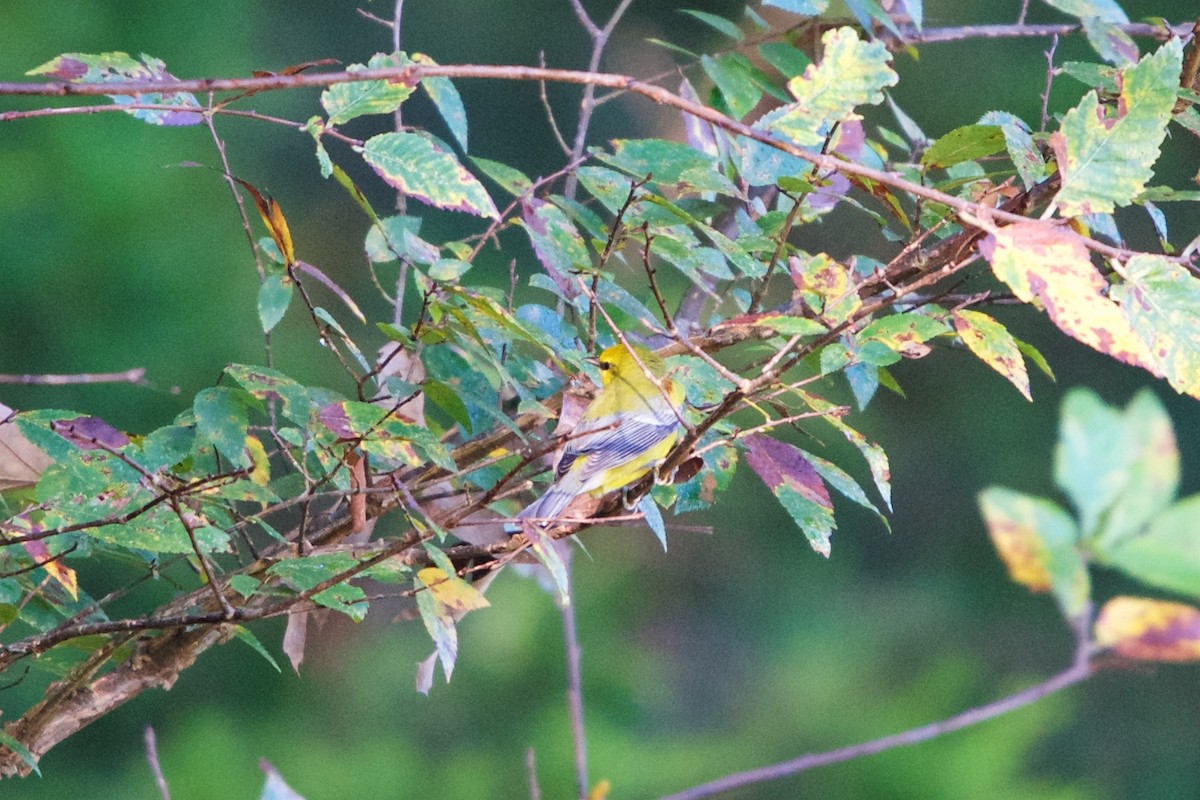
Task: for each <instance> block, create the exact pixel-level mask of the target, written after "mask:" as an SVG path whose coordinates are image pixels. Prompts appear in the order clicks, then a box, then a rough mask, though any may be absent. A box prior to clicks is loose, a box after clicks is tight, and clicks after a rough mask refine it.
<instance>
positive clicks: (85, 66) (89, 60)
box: [26, 52, 204, 126]
mask: <svg viewBox="0 0 1200 800" xmlns="http://www.w3.org/2000/svg"><path fill="white" fill-rule="evenodd" d="M26 74H27V75H49V76H51V77H54V78H62V79H63V80H68V81H70V82H71V83H104V84H113V85H115V86H119V84H121V83H127V82H130V81H138V82H142V81H173V80H175V76H174V75H172V74H171V73H169V72H167V69H166V64H164V63H163V62H162V61H160V60H159V59H157V58H153V57H152V56H148V55H146V54H145V53H143V54H142V55H141V57H140V59H134V58H131V57H130V55H129V54H128V53H121V52H113V53H99V54H89V53H65V54H63V55H61V56H58V57H57V58H55V59H53V60H51V61H47V62H46V63H45V64H42V65H41V66H40V67H37V68H36V69H31V70H30V71H29V72H27V73H26ZM108 98H109V99H110V100H112V101H113V102H114V103H116V104H117V105H121V106H126V105H148V106H177V107H178V108H179V109H180V110H178V111H176V110H163V109H148V108H147V109H134V108H131V109H128V113H129V114H130V115H132V116H133V117H134V118H135V119H140V120H142V121H143V122H148V123H150V124H151V125H167V126H178V125H199V124H200V123H201V122H203V121H204V117H203V116H202V115H201V114H200V113H199V111H200V108H201V106H200V103H199V102H198V101H197V100H196V96H195V95H193V94H192V93H191V92H164V93H159V92H146V93H144V94H137V95H128V94H110V95H108Z"/></svg>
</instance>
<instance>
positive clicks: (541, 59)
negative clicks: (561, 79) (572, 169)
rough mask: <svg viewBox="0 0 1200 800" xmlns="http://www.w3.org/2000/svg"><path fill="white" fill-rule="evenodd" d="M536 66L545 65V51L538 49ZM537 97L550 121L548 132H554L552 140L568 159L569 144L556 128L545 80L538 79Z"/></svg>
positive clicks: (569, 154) (547, 119)
mask: <svg viewBox="0 0 1200 800" xmlns="http://www.w3.org/2000/svg"><path fill="white" fill-rule="evenodd" d="M538 66H539V67H542V68H543V69H544V68H545V67H546V51H545V50H539V51H538ZM538 97H539V98H541V101H542V108H544V109H546V121H547V122H549V123H550V132H551V133H553V134H554V141H556V142H558V146H559V147H560V148H562V151H563V155H564V156H566V157H567V158H568V159H570V158H571V145H569V144H567V140H566V139H564V138H563V135H562V131H560V130H559V129H558V120H556V119H555V118H554V109H553V108H552V107H551V106H550V97H549V95H547V94H546V82H545V81H538Z"/></svg>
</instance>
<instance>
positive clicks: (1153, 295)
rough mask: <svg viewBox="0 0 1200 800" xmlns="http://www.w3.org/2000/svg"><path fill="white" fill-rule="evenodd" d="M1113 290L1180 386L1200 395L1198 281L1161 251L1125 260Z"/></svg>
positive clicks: (1158, 361)
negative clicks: (1120, 276) (1120, 282)
mask: <svg viewBox="0 0 1200 800" xmlns="http://www.w3.org/2000/svg"><path fill="white" fill-rule="evenodd" d="M1124 275H1125V283H1124V284H1120V285H1118V286H1115V287H1114V288H1113V291H1112V294H1113V296H1114V297H1115V298H1116V299H1117V302H1118V303H1119V304H1120V306H1121V309H1122V310H1123V311H1124V312H1125V316H1126V317H1127V318H1128V319H1129V322H1130V324H1131V325H1133V329H1134V331H1135V332H1136V333H1137V335H1138V337H1139V338H1140V339H1141V340H1142V341H1143V342H1144V343H1145V344H1146V349H1147V351H1149V353H1150V355H1151V357H1152V358H1154V360H1155V362H1156V364H1157V365H1158V367H1159V368H1161V369H1162V371H1163V374H1165V375H1166V378H1167V380H1168V381H1169V382H1170V384H1171V386H1173V387H1174V388H1175V390H1176V391H1180V392H1186V393H1187V394H1190V395H1191V396H1193V397H1200V280H1198V279H1197V278H1196V277H1195V276H1194V275H1192V274H1191V273H1190V272H1189V271H1188V270H1187V269H1186V268H1184V267H1183V266H1182V265H1180V264H1176V263H1174V262H1172V261H1169V260H1167V259H1166V258H1165V257H1163V256H1159V255H1149V254H1145V253H1142V254H1138V255H1135V256H1134V257H1133V258H1131V259H1129V261H1127V262H1126V263H1125V269H1124Z"/></svg>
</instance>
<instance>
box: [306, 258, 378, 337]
mask: <svg viewBox="0 0 1200 800" xmlns="http://www.w3.org/2000/svg"><path fill="white" fill-rule="evenodd" d="M296 269H298V270H300V271H301V272H303V273H305V274H307V275H311V276H313V277H314V278H316V279H317V280H318V281H320V282H321V284H322V285H323V286H324V287H325V288H327V289H328V290H329V291H331V292H333V293H334V294H335V295H337V297H338V299H339V300H341V301H342V302H343V303H344V304H345V306H346V308H348V309H350V313H351V314H353V315H354V316H356V317H358V321H359V322H361V323H363V324H364V325H365V324H366V323H367V318H366V317H365V316H364V315H363V313H362V310H361V309H360V308H359V307H358V303H355V302H354V299H353V298H351V297H350V293H349V292H347V291H346V290H345V289H343V288H342V287H341V286H338V285H337V284H336V283H334V282H333V280H332V279H331V278H330V277H329V276H328V275H326V274H325V273H324V272H322V271H321V270H319V269H317V268H316V267H314V266H313V265H312V264H309V263H308V262H307V261H297V262H296Z"/></svg>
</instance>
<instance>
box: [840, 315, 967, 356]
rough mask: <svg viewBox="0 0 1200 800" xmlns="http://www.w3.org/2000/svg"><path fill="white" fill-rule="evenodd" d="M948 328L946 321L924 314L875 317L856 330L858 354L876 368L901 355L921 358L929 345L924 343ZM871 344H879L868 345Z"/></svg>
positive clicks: (927, 351) (926, 353)
mask: <svg viewBox="0 0 1200 800" xmlns="http://www.w3.org/2000/svg"><path fill="white" fill-rule="evenodd" d="M948 331H949V327H948V326H947V325H946V323H944V322H942V321H940V320H937V319H934V318H933V317H927V316H925V315H924V314H918V313H916V312H906V313H903V314H891V315H889V316H886V317H883V318H881V319H877V320H875V321H874V322H872V323H871V324H869V325H867V327H865V328H863V329H862V330H861V331H860V332H859V334H858V337H857V339H858V357H859V358H860V359H861V360H862V361H864V362H866V363H868V364H874V365H875V366H878V367H886V366H888V365H889V364H894V363H896V362H897V361H899V360H900V358H901V357H903V358H921V357H923V356H925V355H928V353H929V349H930V348H929V346H928V345H926V344H925V342H926V341H928V340H930V339H932V338H934V337H935V336H941V335H942V334H944V333H946V332H948ZM872 343H878V344H879V345H882V346H883V347H882V348H878V347H871V346H870V345H871V344H872ZM883 348H886V350H885V349H883Z"/></svg>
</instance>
